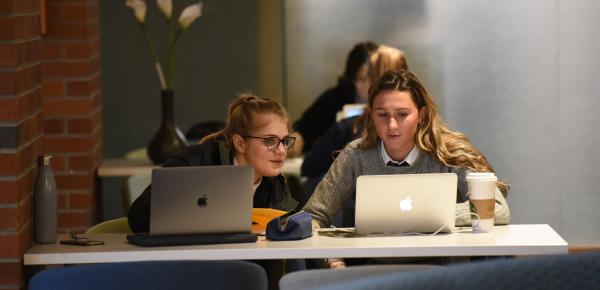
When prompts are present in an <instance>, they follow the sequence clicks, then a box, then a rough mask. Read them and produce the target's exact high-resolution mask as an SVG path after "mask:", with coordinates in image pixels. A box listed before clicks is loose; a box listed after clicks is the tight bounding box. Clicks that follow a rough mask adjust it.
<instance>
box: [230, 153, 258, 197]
mask: <svg viewBox="0 0 600 290" xmlns="http://www.w3.org/2000/svg"><path fill="white" fill-rule="evenodd" d="M233 165H235V166H238V165H240V164H239V163H238V161H237V159H235V157H233ZM261 182H262V176H261V177H260V179H259V180H258V182H257V183H255V184H252V187H253V188H254V193H256V189H257V188H258V187H259V186H260V183H261Z"/></svg>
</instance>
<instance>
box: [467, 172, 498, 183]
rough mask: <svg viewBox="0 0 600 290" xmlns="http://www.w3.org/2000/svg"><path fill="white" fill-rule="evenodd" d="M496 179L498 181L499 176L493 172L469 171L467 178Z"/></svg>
mask: <svg viewBox="0 0 600 290" xmlns="http://www.w3.org/2000/svg"><path fill="white" fill-rule="evenodd" d="M469 179H471V180H494V181H497V180H498V177H496V174H495V173H493V172H468V173H467V180H469Z"/></svg>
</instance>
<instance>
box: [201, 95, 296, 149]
mask: <svg viewBox="0 0 600 290" xmlns="http://www.w3.org/2000/svg"><path fill="white" fill-rule="evenodd" d="M262 114H275V115H277V116H280V117H281V118H282V119H284V120H286V122H287V120H288V117H287V112H286V110H285V109H284V108H283V106H281V105H280V104H279V103H278V102H276V101H274V100H271V99H267V98H264V99H261V98H259V97H257V96H256V95H254V94H252V93H248V92H246V93H241V94H240V95H238V97H237V98H235V99H234V100H233V101H232V102H231V103H230V104H229V108H228V110H227V121H226V123H225V128H223V129H222V130H220V131H218V132H215V133H213V134H210V135H208V136H206V137H204V138H202V140H200V142H198V143H200V144H202V143H206V142H208V141H211V140H215V139H221V140H224V141H225V143H226V144H227V145H228V147H229V148H233V146H231V142H232V141H231V140H232V137H233V135H236V134H237V135H241V136H244V135H250V134H251V133H252V131H253V130H254V129H256V128H259V127H261V126H263V125H265V124H257V122H256V116H258V115H262ZM288 127H289V124H288ZM288 129H289V128H288Z"/></svg>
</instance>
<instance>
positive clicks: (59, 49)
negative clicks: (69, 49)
mask: <svg viewBox="0 0 600 290" xmlns="http://www.w3.org/2000/svg"><path fill="white" fill-rule="evenodd" d="M64 48H65V46H64V45H63V44H62V43H59V42H51V41H43V42H42V48H41V53H42V60H45V61H51V60H62V59H64V55H65V53H64V51H65V49H64Z"/></svg>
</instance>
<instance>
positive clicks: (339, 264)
mask: <svg viewBox="0 0 600 290" xmlns="http://www.w3.org/2000/svg"><path fill="white" fill-rule="evenodd" d="M343 268H346V263H344V261H331V262H329V269H343Z"/></svg>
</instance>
